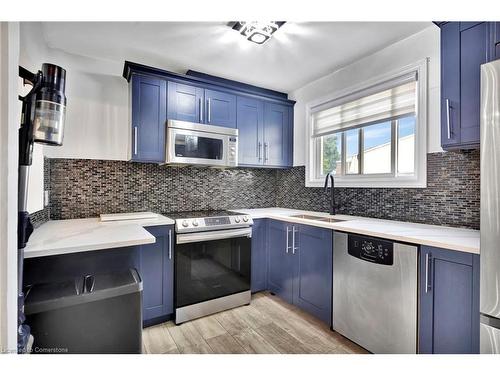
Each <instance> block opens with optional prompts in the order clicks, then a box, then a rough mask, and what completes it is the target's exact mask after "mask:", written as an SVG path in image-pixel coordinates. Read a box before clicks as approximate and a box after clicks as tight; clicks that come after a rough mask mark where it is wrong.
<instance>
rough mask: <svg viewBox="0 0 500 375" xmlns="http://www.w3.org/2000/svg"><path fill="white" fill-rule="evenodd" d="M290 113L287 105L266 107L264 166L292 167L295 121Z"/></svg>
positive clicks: (270, 104)
mask: <svg viewBox="0 0 500 375" xmlns="http://www.w3.org/2000/svg"><path fill="white" fill-rule="evenodd" d="M290 112H291V111H290V107H289V106H286V105H281V104H274V103H265V105H264V165H268V166H276V167H291V166H292V163H293V160H292V159H293V154H292V152H293V121H291V115H290Z"/></svg>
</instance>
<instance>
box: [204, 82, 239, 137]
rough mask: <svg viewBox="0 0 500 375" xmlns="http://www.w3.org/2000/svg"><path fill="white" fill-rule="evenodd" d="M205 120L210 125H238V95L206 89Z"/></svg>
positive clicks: (232, 126)
mask: <svg viewBox="0 0 500 375" xmlns="http://www.w3.org/2000/svg"><path fill="white" fill-rule="evenodd" d="M205 108H206V110H205V115H206V116H205V122H206V123H207V124H210V125H216V126H224V127H227V128H235V127H236V95H231V94H226V93H224V92H220V91H214V90H205Z"/></svg>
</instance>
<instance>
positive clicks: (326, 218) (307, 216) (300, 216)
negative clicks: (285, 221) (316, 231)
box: [291, 214, 345, 223]
mask: <svg viewBox="0 0 500 375" xmlns="http://www.w3.org/2000/svg"><path fill="white" fill-rule="evenodd" d="M291 217H296V218H298V219H307V220H317V221H326V222H327V223H338V222H340V221H345V220H340V219H335V218H333V217H325V216H315V215H304V214H301V215H292V216H291Z"/></svg>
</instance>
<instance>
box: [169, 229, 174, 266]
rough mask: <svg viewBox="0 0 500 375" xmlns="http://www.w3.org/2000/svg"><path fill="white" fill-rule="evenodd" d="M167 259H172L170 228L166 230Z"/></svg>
mask: <svg viewBox="0 0 500 375" xmlns="http://www.w3.org/2000/svg"><path fill="white" fill-rule="evenodd" d="M168 242H169V244H168V259H172V246H174V244H173V242H172V229H169V230H168Z"/></svg>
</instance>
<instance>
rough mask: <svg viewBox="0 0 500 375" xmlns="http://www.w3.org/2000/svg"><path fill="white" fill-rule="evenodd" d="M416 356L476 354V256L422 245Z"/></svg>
mask: <svg viewBox="0 0 500 375" xmlns="http://www.w3.org/2000/svg"><path fill="white" fill-rule="evenodd" d="M419 272H420V314H419V316H420V321H419V353H425V354H430V353H436V354H462V353H479V255H476V254H469V253H462V252H458V251H452V250H445V249H438V248H434V247H427V246H422V248H421V251H420V271H419Z"/></svg>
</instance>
